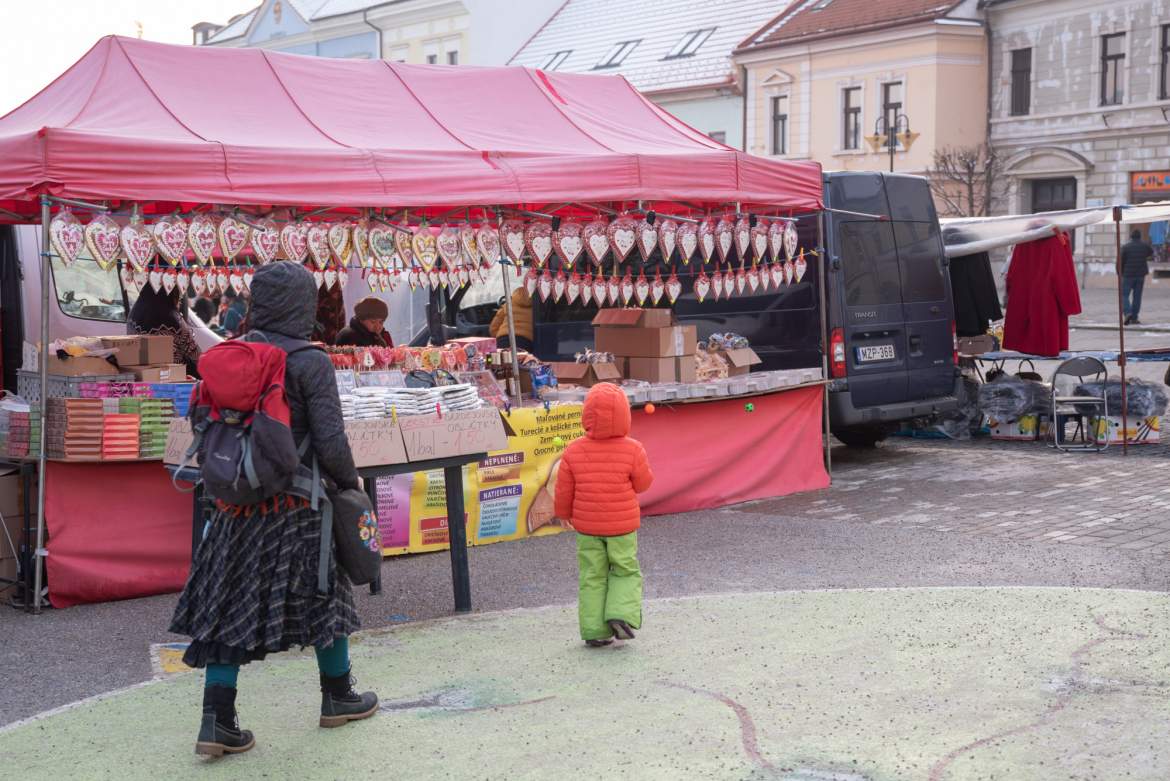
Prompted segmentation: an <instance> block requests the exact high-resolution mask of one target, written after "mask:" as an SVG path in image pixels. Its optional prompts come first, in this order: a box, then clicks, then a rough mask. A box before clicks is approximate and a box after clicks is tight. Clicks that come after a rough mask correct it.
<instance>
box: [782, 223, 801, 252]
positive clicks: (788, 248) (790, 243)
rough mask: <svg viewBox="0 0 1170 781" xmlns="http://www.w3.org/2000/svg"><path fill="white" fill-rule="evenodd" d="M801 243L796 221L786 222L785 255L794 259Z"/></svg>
mask: <svg viewBox="0 0 1170 781" xmlns="http://www.w3.org/2000/svg"><path fill="white" fill-rule="evenodd" d="M799 243H800V236H799V235H797V233H796V223H794V222H786V223H784V257H786V258H788V260H792V259H793V258H794V257H796V247H797V245H798V244H799Z"/></svg>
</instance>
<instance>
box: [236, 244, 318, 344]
mask: <svg viewBox="0 0 1170 781" xmlns="http://www.w3.org/2000/svg"><path fill="white" fill-rule="evenodd" d="M248 318H249V324H250V325H251V327H252V328H258V329H260V330H261V331H268V332H270V333H276V334H281V335H282V336H287V337H290V338H292V339H306V340H307V339H312V338H313V327H314V326H315V325H316V324H317V283H316V281H315V280H314V279H313V275H312V274H311V273H310V272H309V270H308V269H306V268H305V267H304V266H302V265H300V264H299V263H292V262H290V261H287V260H282V261H277V262H275V263H269V264H268V265H265V266H261V267H260V268H259V270H257V271H256V274H255V276H254V277H252V307H251V312H250V313H249V315H248Z"/></svg>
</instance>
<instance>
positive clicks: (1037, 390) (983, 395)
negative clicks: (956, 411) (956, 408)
mask: <svg viewBox="0 0 1170 781" xmlns="http://www.w3.org/2000/svg"><path fill="white" fill-rule="evenodd" d="M1051 403H1052V390H1051V389H1050V388H1049V387H1048V386H1047V385H1045V384H1044V383H1042V382H1035V381H1033V380H1022V379H1020V378H1019V377H1011V376H1007V375H1004V376H1001V377H997V378H996V379H995V380H994V381H992V382H988V383H985V384H983V385H980V386H979V411H980V413H981V414H982V415H986V416H988V417H991V418H995V419H997V420H1018V419H1019V418H1020V417H1022V416H1024V415H1029V414H1032V413H1037V412H1043V411H1045V410H1047V409H1048V407H1049V405H1050V404H1051Z"/></svg>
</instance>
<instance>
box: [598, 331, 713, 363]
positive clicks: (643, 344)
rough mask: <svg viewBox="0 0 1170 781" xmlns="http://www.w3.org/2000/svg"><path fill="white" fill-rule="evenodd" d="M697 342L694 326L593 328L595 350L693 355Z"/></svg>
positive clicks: (648, 355) (636, 354) (641, 354)
mask: <svg viewBox="0 0 1170 781" xmlns="http://www.w3.org/2000/svg"><path fill="white" fill-rule="evenodd" d="M698 341H699V339H698V329H697V328H696V327H695V326H693V325H673V326H668V327H666V328H641V327H635V328H627V327H623V326H598V327H595V328H594V329H593V347H594V349H595V350H597V351H599V352H607V353H613V354H614V355H620V356H623V357H638V358H671V357H674V356H678V355H694V354H695V348H696V346H697V344H698Z"/></svg>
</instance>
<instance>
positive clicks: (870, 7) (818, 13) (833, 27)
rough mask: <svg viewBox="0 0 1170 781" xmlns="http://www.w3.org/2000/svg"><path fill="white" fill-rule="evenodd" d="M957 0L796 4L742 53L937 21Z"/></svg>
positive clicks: (831, 0) (747, 43)
mask: <svg viewBox="0 0 1170 781" xmlns="http://www.w3.org/2000/svg"><path fill="white" fill-rule="evenodd" d="M956 5H958V3H956V2H954V0H828V1H827V2H826V0H795V2H793V3H791V4H790V5H789V6H788V8H786V9H784V12H783V13H781V14H780V15H779V16H778V17H776V18H775V19H773V20H772V21H771V22H769V23H768V24H766V25H764V26H763V27H762V28H760V29H759V30H758V31H756V32H755V33H754V34H753V35H752V36H751V37H750V38H748V39H747V40H746V41H744V42H743V43H742V44H740V49H741V50H743V49H751V48H755V47H760V46H775V45H777V44H785V43H796V42H800V41H805V40H810V39H813V38H828V37H832V36H837V35H846V34H849V33H857V32H865V31H868V30H878V29H882V28H885V27H898V26H901V25H905V24H913V23H915V22H924V21H929V20H932V19H937V18H939V17H942V16H946V14H947V13H948V12H949V11H950V10H951V9H953V8H954V7H955V6H956Z"/></svg>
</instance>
